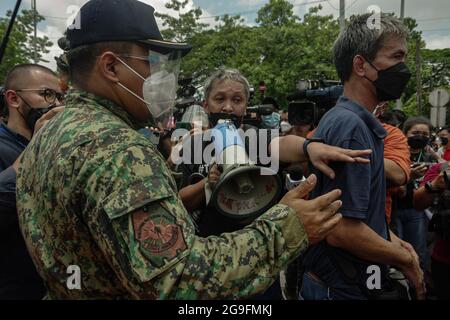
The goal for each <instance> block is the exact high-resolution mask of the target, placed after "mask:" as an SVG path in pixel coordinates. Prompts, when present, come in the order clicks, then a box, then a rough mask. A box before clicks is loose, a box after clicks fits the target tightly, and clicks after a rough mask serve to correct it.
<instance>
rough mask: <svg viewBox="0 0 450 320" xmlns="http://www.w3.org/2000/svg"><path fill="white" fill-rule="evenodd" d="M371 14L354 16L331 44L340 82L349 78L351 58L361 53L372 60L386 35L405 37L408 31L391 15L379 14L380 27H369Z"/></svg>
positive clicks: (351, 64)
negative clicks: (332, 44)
mask: <svg viewBox="0 0 450 320" xmlns="http://www.w3.org/2000/svg"><path fill="white" fill-rule="evenodd" d="M371 16H372V14H371V13H367V14H364V15H359V16H356V17H354V18H353V19H352V20H351V22H350V24H349V25H348V26H347V27H346V28H345V30H344V31H343V32H342V33H341V34H340V35H339V38H338V39H337V40H336V42H335V43H334V46H333V55H334V63H335V65H336V71H337V73H338V76H339V78H340V79H341V81H342V82H345V81H347V80H348V79H350V75H351V74H352V70H353V58H354V57H355V56H356V55H361V56H363V57H365V58H366V59H369V60H370V61H373V60H374V59H375V57H376V55H377V52H378V51H379V50H380V49H381V48H382V47H383V43H384V41H385V40H386V37H388V36H397V37H400V38H407V37H408V36H409V31H408V29H407V28H406V27H405V25H404V24H403V23H402V22H401V21H400V20H399V19H397V18H395V17H394V16H392V15H389V14H385V13H381V14H380V28H379V29H376V28H374V29H369V27H368V21H369V23H370V19H371Z"/></svg>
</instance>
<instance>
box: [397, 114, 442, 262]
mask: <svg viewBox="0 0 450 320" xmlns="http://www.w3.org/2000/svg"><path fill="white" fill-rule="evenodd" d="M403 132H404V134H405V135H406V138H407V139H408V145H409V151H410V160H411V164H412V165H411V177H410V180H409V182H408V183H407V184H406V185H405V186H403V187H401V190H400V192H399V195H398V205H397V209H398V210H397V214H398V216H397V232H398V236H399V237H400V238H401V239H403V240H405V241H407V242H408V243H411V245H412V246H413V247H414V249H415V251H416V252H417V254H418V256H419V258H420V264H421V267H422V270H427V269H428V268H427V265H428V260H429V257H428V252H427V243H426V239H427V218H426V215H425V212H424V211H423V210H416V209H415V208H414V206H413V195H414V192H415V190H416V189H417V188H418V187H419V184H420V181H421V179H422V178H423V176H424V175H425V173H426V172H427V170H428V168H429V167H430V165H431V163H433V162H436V160H435V159H434V157H433V155H432V154H431V153H429V152H427V149H428V148H427V146H428V142H429V140H430V136H431V123H430V121H429V120H428V119H426V118H424V117H414V118H409V119H408V120H407V121H406V122H405V124H404V126H403Z"/></svg>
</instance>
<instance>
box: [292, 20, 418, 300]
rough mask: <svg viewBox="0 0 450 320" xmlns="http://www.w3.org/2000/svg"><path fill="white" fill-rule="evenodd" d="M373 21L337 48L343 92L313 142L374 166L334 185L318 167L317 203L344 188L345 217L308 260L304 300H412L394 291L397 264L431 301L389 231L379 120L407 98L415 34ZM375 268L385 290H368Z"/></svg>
mask: <svg viewBox="0 0 450 320" xmlns="http://www.w3.org/2000/svg"><path fill="white" fill-rule="evenodd" d="M369 19H370V14H364V15H360V16H355V17H354V18H353V19H351V21H350V23H349V24H348V25H347V26H346V28H345V30H344V31H343V32H341V34H340V35H339V37H338V39H337V40H336V42H335V44H334V47H333V54H334V61H335V65H336V69H337V73H338V75H339V77H340V79H341V81H342V83H343V84H344V94H343V96H342V97H341V98H340V99H339V100H338V102H337V105H336V106H335V107H334V108H332V109H331V110H330V111H329V112H328V113H327V114H326V115H325V116H324V117H323V118H322V120H321V121H320V124H319V126H318V127H317V129H316V131H315V133H314V136H313V138H314V139H321V140H322V141H324V142H325V143H327V144H330V145H334V146H339V147H344V148H355V149H372V151H373V152H372V154H371V156H370V165H369V166H363V165H361V164H344V165H339V166H336V179H334V180H331V179H329V178H328V177H326V176H324V175H322V174H321V173H319V172H317V170H316V169H313V168H312V172H313V173H316V174H317V176H318V177H319V181H320V182H319V183H318V184H317V186H316V188H315V189H314V191H313V192H312V194H311V198H312V199H313V198H315V197H317V196H319V195H321V194H323V193H325V192H327V191H328V190H330V189H333V188H336V187H338V188H340V189H342V190H343V198H342V200H343V216H344V218H343V219H342V223H340V224H339V225H338V226H337V227H336V228H335V229H334V230H333V231H332V232H331V233H330V235H329V236H328V237H326V239H325V240H324V241H321V242H320V243H319V244H317V245H315V246H312V247H311V248H310V250H308V252H307V253H306V254H305V256H304V257H303V258H302V262H303V266H304V268H305V274H304V277H303V286H302V289H301V292H300V295H299V298H300V299H305V300H349V299H357V300H366V299H375V300H376V299H387V298H389V297H390V298H392V297H393V296H395V297H396V298H395V299H405V298H407V296H408V294H407V293H406V292H405V290H394V288H396V289H399V288H398V287H395V286H393V284H392V282H391V279H390V277H389V276H388V272H389V267H390V266H393V267H395V268H397V269H398V270H400V271H401V272H402V273H403V274H404V275H405V276H406V278H407V279H408V280H409V282H410V284H411V286H412V287H414V288H415V290H416V293H417V297H418V298H420V299H423V298H424V296H425V291H424V283H423V273H422V270H421V269H420V265H419V260H418V257H417V254H416V253H415V252H414V249H413V248H412V247H411V245H410V244H408V243H406V242H405V241H402V240H401V239H399V238H398V237H396V236H395V235H394V234H393V233H392V232H390V231H389V228H388V225H387V222H386V208H385V201H386V200H385V199H386V178H385V169H384V139H385V137H386V130H385V129H384V128H383V127H382V125H381V123H380V122H379V120H378V119H377V118H376V115H378V113H379V111H380V107H381V106H382V105H383V103H385V102H388V101H391V100H396V99H399V98H400V97H401V95H402V93H403V91H404V90H405V88H406V86H407V84H408V81H409V79H410V78H411V73H410V71H409V69H408V67H407V66H406V64H405V61H406V55H407V41H406V39H407V37H408V31H407V28H406V27H405V26H404V25H403V23H402V22H401V21H400V20H398V19H397V18H395V17H393V16H391V15H388V14H384V13H381V14H380V27H379V28H377V29H370V28H369V27H368V25H367V21H368V20H369ZM374 113H375V114H374ZM374 265H376V266H377V267H378V268H379V269H378V268H377V269H378V270H380V272H381V274H380V277H378V279H379V280H380V287H378V289H379V290H376V289H375V288H374V287H371V286H368V283H369V282H368V281H367V280H368V277H369V276H370V274H371V273H370V271H369V270H370V269H369V267H371V268H373V266H374ZM369 281H370V280H369Z"/></svg>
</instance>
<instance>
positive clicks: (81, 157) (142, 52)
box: [17, 0, 348, 299]
mask: <svg viewBox="0 0 450 320" xmlns="http://www.w3.org/2000/svg"><path fill="white" fill-rule="evenodd" d="M153 13H154V9H153V8H152V7H151V6H148V5H146V4H144V3H141V2H139V1H136V0H121V1H110V0H91V1H89V2H88V3H87V4H85V5H84V6H83V7H82V9H81V12H80V15H81V16H80V19H79V20H78V21H79V22H80V25H79V26H77V25H75V28H73V29H69V30H68V34H67V38H68V41H69V43H70V52H69V64H70V72H71V77H72V79H71V80H72V81H73V84H74V88H75V89H74V90H72V91H70V92H69V94H68V96H67V98H66V108H65V110H64V111H63V112H62V113H60V114H59V115H57V116H56V117H55V118H53V119H52V121H50V122H49V123H48V125H47V126H46V127H45V128H44V129H43V130H42V131H41V133H40V134H39V135H38V136H37V137H35V138H34V139H33V141H32V142H31V143H30V145H29V146H28V148H27V149H26V150H25V152H24V155H23V158H22V161H21V163H20V169H19V172H18V181H17V203H18V211H19V221H20V225H21V230H22V234H23V236H24V238H25V242H26V244H27V247H28V249H29V251H30V254H31V257H32V259H33V262H34V264H35V265H36V267H37V270H38V272H39V274H40V275H41V277H42V278H43V279H44V281H45V284H46V287H47V289H48V298H51V299H109V298H111V299H118V298H124V299H214V298H245V297H249V296H251V295H254V294H257V293H260V292H262V291H264V290H265V289H266V288H267V287H269V286H270V284H271V283H272V282H273V281H274V278H275V276H276V275H277V274H278V273H279V271H280V270H281V269H282V268H283V267H285V266H286V265H287V264H288V263H289V262H290V261H292V260H293V259H295V258H296V257H298V256H299V254H300V253H302V252H303V251H304V250H305V249H306V248H307V247H308V245H309V244H311V243H317V241H319V240H321V239H323V238H324V237H325V236H326V235H327V234H328V233H329V232H330V230H332V229H333V228H334V227H335V226H336V224H337V223H338V222H339V220H340V218H341V216H340V214H336V212H337V211H338V209H339V207H340V205H341V203H340V201H337V198H338V197H339V196H340V191H339V190H335V191H333V192H331V193H329V194H327V195H324V196H323V197H321V198H318V199H316V200H314V201H306V200H302V198H303V197H305V196H306V195H307V193H308V192H310V191H311V190H312V188H313V187H314V185H315V183H316V179H315V177H314V176H312V177H310V179H309V183H305V184H303V185H302V186H301V187H299V188H298V189H296V190H294V191H293V192H291V193H289V194H288V195H286V197H285V198H284V199H282V201H281V203H280V204H278V205H276V206H275V207H273V208H272V209H271V210H269V211H268V212H267V213H266V214H264V215H262V216H261V217H260V218H258V219H257V220H256V221H255V222H254V223H253V224H251V225H250V226H249V227H247V228H246V229H244V230H241V231H238V232H235V233H230V234H224V235H222V236H221V237H211V238H199V237H197V236H196V235H195V233H194V226H193V222H192V220H191V218H190V217H189V214H188V213H187V212H186V210H185V208H184V207H183V205H182V203H181V201H180V200H179V198H178V195H177V190H176V187H175V183H174V180H173V178H172V176H171V175H170V171H169V170H168V168H167V167H166V165H165V162H164V159H163V158H162V157H161V155H160V154H159V153H158V151H157V150H156V149H155V147H154V146H153V145H152V143H151V142H150V141H149V140H148V139H147V138H146V137H144V136H143V135H141V134H140V133H138V131H137V130H138V129H140V128H142V127H144V126H148V125H152V124H153V125H154V121H156V119H159V118H160V116H161V114H160V113H158V111H157V107H160V106H162V105H164V101H162V99H160V98H161V96H159V95H158V94H159V93H158V92H155V91H154V88H155V87H154V84H155V79H154V78H152V77H153V76H155V77H156V78H157V79H159V80H160V85H161V88H165V89H164V90H162V91H165V92H163V94H168V92H167V91H168V89H167V88H171V86H170V82H171V81H174V80H176V79H174V77H173V75H174V74H175V73H174V70H175V69H174V68H173V65H172V69H170V68H166V69H164V67H162V65H163V64H164V62H167V61H169V60H173V59H174V58H173V57H174V56H176V54H177V53H181V54H185V53H187V52H188V51H189V49H190V47H189V46H187V45H185V44H176V43H169V42H166V41H164V40H163V39H162V37H161V35H160V32H159V30H158V27H157V25H156V22H155V19H154V15H153ZM76 21H77V20H76ZM174 53H175V54H174ZM149 67H150V68H149ZM162 70H165V72H163V73H161V72H162ZM145 79H146V80H145ZM149 79H150V80H149ZM144 80H145V81H144ZM156 83H158V82H156ZM144 100H145V101H144ZM147 100H149V101H147ZM152 100H154V101H152ZM166 102H167V101H166ZM163 111H164V110H163ZM318 145H320V143H311V144H310V146H309V147H308V148H307V150H309V151H310V156H311V158H312V157H313V153H315V151H314V150H315V148H313V146H318ZM347 160H348V159H347ZM70 266H77V267H79V271H80V276H81V283H80V285H81V286H80V288H75V289H74V288H73V287H70V286H67V282H68V281H67V280H68V277H69V276H70V274H68V272H67V271H68V270H73V269H71V268H73V267H70Z"/></svg>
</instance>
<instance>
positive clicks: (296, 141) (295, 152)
mask: <svg viewBox="0 0 450 320" xmlns="http://www.w3.org/2000/svg"><path fill="white" fill-rule="evenodd" d="M304 142H305V139H303V138H301V137H298V136H284V137H277V138H274V139H273V140H272V142H271V143H270V145H269V152H270V155H271V156H272V157H276V158H278V160H279V161H281V162H284V163H295V162H304V161H307V158H306V157H305V155H304V154H303V143H304Z"/></svg>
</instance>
